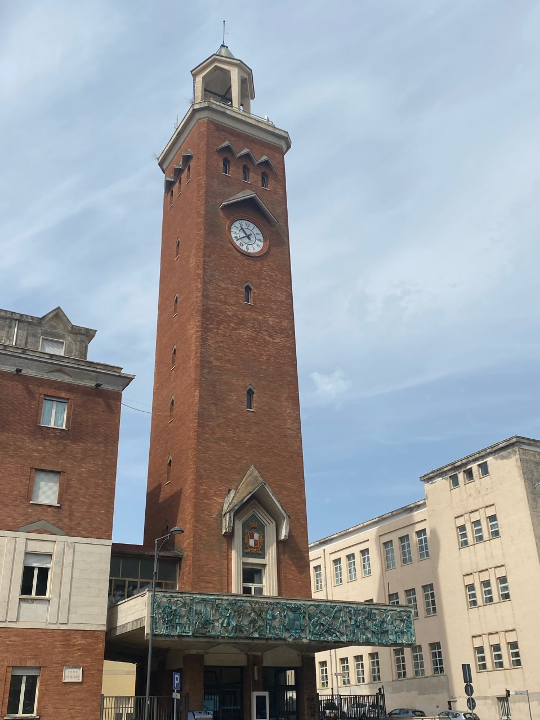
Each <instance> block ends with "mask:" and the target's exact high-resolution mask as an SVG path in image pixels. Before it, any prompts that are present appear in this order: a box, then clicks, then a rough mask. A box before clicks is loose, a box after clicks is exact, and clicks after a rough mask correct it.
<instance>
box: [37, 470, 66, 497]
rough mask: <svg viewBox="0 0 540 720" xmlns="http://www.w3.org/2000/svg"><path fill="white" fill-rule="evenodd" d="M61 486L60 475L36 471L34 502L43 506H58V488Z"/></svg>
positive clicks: (46, 471) (47, 471)
mask: <svg viewBox="0 0 540 720" xmlns="http://www.w3.org/2000/svg"><path fill="white" fill-rule="evenodd" d="M59 486H60V473H59V472H51V471H50V470H36V471H35V472H34V488H33V490H32V502H35V503H40V504H41V505H58V488H59Z"/></svg>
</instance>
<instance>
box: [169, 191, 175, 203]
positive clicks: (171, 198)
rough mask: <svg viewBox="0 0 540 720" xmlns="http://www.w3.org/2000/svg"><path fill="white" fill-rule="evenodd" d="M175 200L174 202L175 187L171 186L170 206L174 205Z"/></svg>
mask: <svg viewBox="0 0 540 720" xmlns="http://www.w3.org/2000/svg"><path fill="white" fill-rule="evenodd" d="M173 202H174V188H171V189H170V190H169V207H172V204H173Z"/></svg>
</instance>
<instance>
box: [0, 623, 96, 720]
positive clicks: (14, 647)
mask: <svg viewBox="0 0 540 720" xmlns="http://www.w3.org/2000/svg"><path fill="white" fill-rule="evenodd" d="M104 646H105V633H104V632H97V631H96V632H93V631H69V630H66V631H62V630H16V629H12V628H10V629H9V630H8V629H0V708H1V713H0V716H1V717H4V716H5V715H6V714H7V703H8V696H9V685H10V679H11V668H12V667H16V666H25V667H39V668H41V673H40V678H39V685H38V704H37V715H39V717H40V720H99V715H100V695H101V683H102V675H103V654H104ZM67 665H75V666H82V668H83V681H82V683H64V682H63V668H64V666H67Z"/></svg>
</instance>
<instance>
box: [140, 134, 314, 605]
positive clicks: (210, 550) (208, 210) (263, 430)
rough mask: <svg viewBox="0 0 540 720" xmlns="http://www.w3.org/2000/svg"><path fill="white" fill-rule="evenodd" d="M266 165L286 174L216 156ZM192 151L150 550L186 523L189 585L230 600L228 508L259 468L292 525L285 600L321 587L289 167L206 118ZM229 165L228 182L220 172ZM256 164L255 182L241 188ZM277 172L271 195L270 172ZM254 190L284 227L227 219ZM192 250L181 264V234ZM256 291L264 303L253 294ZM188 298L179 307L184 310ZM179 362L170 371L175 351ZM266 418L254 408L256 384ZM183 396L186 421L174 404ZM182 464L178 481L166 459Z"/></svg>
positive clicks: (169, 255) (169, 279)
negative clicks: (310, 492) (255, 233)
mask: <svg viewBox="0 0 540 720" xmlns="http://www.w3.org/2000/svg"><path fill="white" fill-rule="evenodd" d="M226 140H229V141H230V142H232V144H233V146H234V147H235V149H236V151H239V150H242V149H243V148H245V147H248V148H249V149H250V150H251V152H252V153H253V155H254V156H255V157H256V158H260V157H261V156H262V155H267V156H268V157H269V158H270V159H271V161H272V163H273V164H274V166H275V167H276V169H277V172H276V173H274V172H272V171H271V170H269V168H268V167H267V166H265V165H264V166H255V165H254V164H253V163H252V162H251V161H250V160H249V159H247V158H245V157H244V158H240V159H238V160H237V159H235V158H234V157H233V155H232V153H230V152H226V151H220V152H216V148H217V147H218V146H220V145H221V144H222V143H223V142H224V141H226ZM187 148H189V149H190V150H191V151H192V152H193V158H192V160H191V173H190V182H189V183H187V182H186V174H184V176H183V179H182V192H181V194H180V195H177V186H175V188H174V201H173V204H172V207H169V197H168V195H166V196H165V202H164V211H163V212H164V218H163V244H162V255H161V279H160V294H159V308H158V334H157V347H156V369H155V380H154V404H153V418H152V433H151V448H150V463H149V478H148V499H147V514H146V527H145V543H147V544H148V543H151V542H152V541H153V539H154V538H155V537H156V536H158V535H161V534H162V533H163V532H164V529H165V527H166V524H168V526H169V527H172V525H174V524H180V525H182V527H184V529H185V531H186V532H185V534H184V535H182V536H181V537H179V538H176V542H177V543H178V544H179V545H181V546H182V547H183V549H184V551H185V555H184V559H183V562H182V574H181V578H180V587H181V588H185V589H193V590H198V591H212V592H230V591H231V582H230V569H229V564H230V559H229V552H228V542H227V539H226V538H224V537H223V536H222V533H221V511H222V507H223V502H224V499H225V496H226V494H227V491H228V489H229V488H232V487H236V486H237V485H238V484H239V483H240V481H241V480H242V478H243V477H244V475H245V473H246V472H247V470H248V469H249V467H250V465H251V464H253V465H255V467H256V468H257V470H258V471H259V472H260V473H261V475H262V477H263V478H264V480H265V481H266V482H267V483H268V484H269V486H270V487H271V488H272V490H273V491H274V493H275V494H276V496H277V497H278V498H279V500H280V501H281V502H282V504H283V505H284V507H285V509H286V510H287V512H288V513H289V514H290V516H291V533H290V537H289V539H288V540H287V541H285V542H283V543H281V545H280V548H279V563H280V568H279V578H280V588H279V592H280V594H281V595H286V596H293V597H294V596H298V597H307V596H309V595H310V579H309V567H308V550H307V527H306V507H305V492H304V477H303V459H302V444H301V431H300V412H299V400H298V380H297V369H296V348H295V336H294V318H293V305H292V288H291V274H290V256H289V238H288V224H287V205H286V184H285V167H284V157H283V153H282V150H281V149H280V148H279V147H278V146H277V145H272V144H270V143H267V142H264V141H262V140H258V139H256V138H254V137H252V136H250V135H248V134H247V133H243V132H239V131H235V130H232V129H231V128H228V127H225V126H223V125H221V124H219V123H217V122H214V121H211V120H201V121H199V122H198V123H197V124H196V125H195V127H194V129H193V130H192V132H191V134H190V135H189V137H188V138H187V139H186V142H185V143H184V146H183V147H182V148H181V149H180V150H179V152H178V154H177V156H176V158H175V159H174V160H173V161H172V163H171V166H170V167H171V170H170V171H167V175H170V174H172V165H174V164H175V163H177V162H179V159H180V155H181V153H182V151H183V150H185V149H187ZM225 156H226V157H228V159H229V160H230V164H231V167H230V175H231V176H230V177H228V176H225V175H223V173H222V160H223V157H225ZM243 164H248V165H249V167H250V171H251V181H252V182H251V183H249V184H247V183H245V182H243V181H242V165H243ZM263 170H265V171H266V172H267V173H268V175H269V189H268V190H265V189H262V188H261V186H260V173H261V172H262V171H263ZM245 189H250V190H254V191H255V192H257V194H258V195H259V197H261V198H262V199H263V200H264V202H265V203H266V204H267V206H268V208H269V209H270V211H271V212H272V213H273V214H274V215H275V216H276V217H277V218H278V224H277V225H276V226H272V225H271V224H270V223H269V222H268V220H267V219H266V218H265V217H264V216H263V215H262V214H260V212H259V211H258V210H256V209H255V208H254V206H252V205H250V204H244V205H242V206H232V207H229V208H226V209H225V210H221V209H220V207H219V206H220V204H221V203H222V202H223V200H225V199H227V198H229V197H231V196H233V195H235V194H237V193H238V192H240V191H242V190H245ZM238 217H245V218H248V219H250V220H252V221H253V222H255V223H256V224H257V226H258V227H259V228H260V229H261V230H262V232H263V234H264V235H265V237H266V238H268V240H269V242H270V247H269V250H268V252H266V254H264V255H263V256H261V257H246V256H245V255H242V254H241V253H240V252H238V251H237V250H236V249H235V248H234V247H233V246H232V244H231V242H230V241H229V240H228V225H229V223H230V222H231V221H232V220H233V219H235V218H238ZM177 237H179V238H180V252H179V257H178V259H175V257H176V238H177ZM247 281H249V282H250V283H251V284H252V286H253V305H246V304H245V303H244V285H245V283H246V282H247ZM175 294H178V311H177V314H176V316H173V314H174V307H173V301H174V296H175ZM173 345H176V347H177V353H176V358H175V362H174V369H171V368H172V365H173V362H172V355H171V353H172V347H173ZM248 384H251V385H252V386H253V387H254V388H255V412H248V411H246V403H245V394H246V387H247V385H248ZM172 396H174V400H175V404H174V414H173V415H172V416H170V414H169V405H170V399H171V397H172ZM169 455H170V456H172V468H171V473H170V482H169V484H167V469H166V465H167V458H168V457H169Z"/></svg>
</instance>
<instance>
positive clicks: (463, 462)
mask: <svg viewBox="0 0 540 720" xmlns="http://www.w3.org/2000/svg"><path fill="white" fill-rule="evenodd" d="M513 447H523V448H527V449H528V450H535V451H536V452H540V440H534V439H533V438H527V437H523V436H522V435H513V436H512V437H511V438H507V439H506V440H501V441H500V442H498V443H495V444H494V445H489V447H487V448H484V449H483V450H478V451H477V452H474V453H471V454H470V455H465V456H464V457H462V458H459V460H454V461H453V462H451V463H448V464H447V465H442V466H441V467H439V468H436V469H435V470H431V472H428V473H426V474H425V475H422V476H421V477H420V480H421V481H422V482H435V481H436V480H440V479H441V478H442V477H446V476H447V475H449V474H450V473H452V472H456V471H458V470H461V469H462V468H465V467H468V466H469V465H471V464H472V463H478V462H482V460H485V459H486V458H488V457H490V456H492V455H495V453H498V452H502V451H504V450H508V449H510V448H513Z"/></svg>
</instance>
